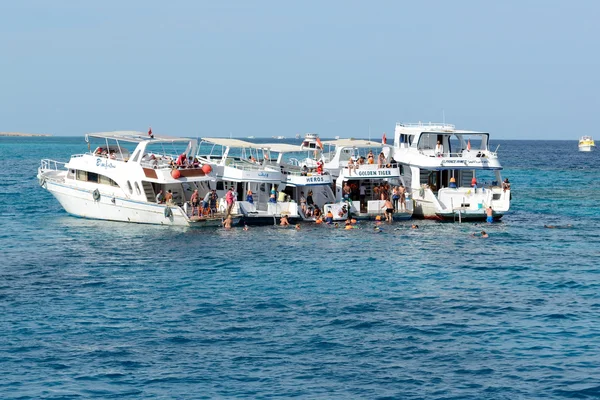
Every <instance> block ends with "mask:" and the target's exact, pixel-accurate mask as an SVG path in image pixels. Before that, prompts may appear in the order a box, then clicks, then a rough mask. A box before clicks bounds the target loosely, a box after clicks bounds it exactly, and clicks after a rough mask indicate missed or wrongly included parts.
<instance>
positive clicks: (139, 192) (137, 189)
mask: <svg viewBox="0 0 600 400" xmlns="http://www.w3.org/2000/svg"><path fill="white" fill-rule="evenodd" d="M135 192H136V193H137V194H138V196H139V195H141V194H142V191H141V190H140V185H138V183H137V182H135Z"/></svg>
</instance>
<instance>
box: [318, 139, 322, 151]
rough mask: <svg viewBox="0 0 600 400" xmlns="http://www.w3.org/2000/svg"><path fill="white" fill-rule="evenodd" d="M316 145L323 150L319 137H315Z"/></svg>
mask: <svg viewBox="0 0 600 400" xmlns="http://www.w3.org/2000/svg"><path fill="white" fill-rule="evenodd" d="M317 146H319V147H320V148H321V150H323V143H321V139H319V138H318V137H317Z"/></svg>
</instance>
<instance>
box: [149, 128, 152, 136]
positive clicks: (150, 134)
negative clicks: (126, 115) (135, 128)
mask: <svg viewBox="0 0 600 400" xmlns="http://www.w3.org/2000/svg"><path fill="white" fill-rule="evenodd" d="M148 136H150V137H152V128H149V129H148Z"/></svg>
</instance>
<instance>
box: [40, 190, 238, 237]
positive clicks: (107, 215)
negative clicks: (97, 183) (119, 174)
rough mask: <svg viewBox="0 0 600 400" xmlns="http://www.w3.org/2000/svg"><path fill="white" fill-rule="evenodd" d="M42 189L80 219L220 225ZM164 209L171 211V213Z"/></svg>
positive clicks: (150, 206) (161, 209)
mask: <svg viewBox="0 0 600 400" xmlns="http://www.w3.org/2000/svg"><path fill="white" fill-rule="evenodd" d="M44 186H45V187H46V189H47V190H48V191H49V192H50V193H51V194H52V195H53V196H54V197H55V198H56V199H57V200H58V202H59V203H60V205H61V206H62V207H63V208H64V209H65V211H66V212H68V213H69V214H71V215H75V216H78V217H82V218H90V219H100V220H107V221H119V222H133V223H140V224H153V225H172V226H188V227H218V226H221V225H222V221H221V219H220V218H201V219H196V220H190V219H189V218H187V216H186V215H185V214H184V212H183V210H182V209H181V208H180V207H177V206H166V205H164V204H156V203H148V202H141V201H136V200H130V199H125V198H120V197H112V196H107V195H102V194H100V197H99V199H97V200H95V199H94V196H93V192H92V191H90V190H85V189H79V188H76V187H72V186H69V185H66V184H64V183H57V182H52V181H49V180H47V181H46V182H45V183H44ZM166 209H170V212H168V211H166ZM238 219H239V217H238Z"/></svg>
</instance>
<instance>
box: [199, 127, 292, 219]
mask: <svg viewBox="0 0 600 400" xmlns="http://www.w3.org/2000/svg"><path fill="white" fill-rule="evenodd" d="M198 159H199V160H200V161H203V162H206V163H211V164H214V165H213V167H214V174H215V177H216V179H217V182H216V186H217V193H218V194H219V197H223V196H224V194H225V192H226V191H227V190H228V189H229V188H230V187H233V188H234V189H235V190H234V191H235V192H236V193H237V199H236V200H237V201H236V202H235V203H234V207H233V211H232V212H234V213H240V214H242V215H243V216H244V218H243V219H244V223H246V224H248V225H272V224H275V223H278V221H279V219H280V218H281V216H282V215H286V216H287V217H288V220H289V221H290V223H293V222H295V221H298V220H299V219H300V215H299V214H298V207H297V204H296V203H295V202H292V201H289V200H288V199H287V198H286V197H285V193H283V189H284V187H285V183H282V182H285V178H284V177H283V174H282V171H281V168H280V166H279V165H277V163H276V159H272V156H271V154H270V151H269V149H267V148H265V146H264V145H262V144H255V143H250V142H246V141H243V140H239V139H224V138H203V139H202V140H201V142H200V146H199V148H198ZM249 193H252V194H251V198H248V194H249ZM282 193H283V194H282ZM221 207H224V205H221Z"/></svg>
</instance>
